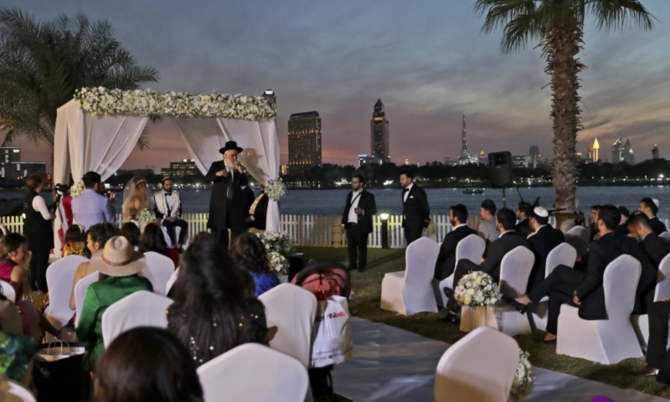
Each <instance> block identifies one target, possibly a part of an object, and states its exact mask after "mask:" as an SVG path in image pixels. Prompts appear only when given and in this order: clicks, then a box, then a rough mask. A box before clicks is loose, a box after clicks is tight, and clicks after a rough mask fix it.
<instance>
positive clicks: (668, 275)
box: [630, 232, 670, 349]
mask: <svg viewBox="0 0 670 402" xmlns="http://www.w3.org/2000/svg"><path fill="white" fill-rule="evenodd" d="M665 233H667V232H665ZM667 298H670V254H668V255H666V256H665V258H663V260H661V264H660V265H659V266H658V279H657V280H656V289H655V291H654V301H655V302H657V301H659V300H662V299H667ZM630 319H631V322H632V323H633V328H635V333H636V334H637V338H638V341H639V342H640V346H642V348H643V349H646V348H647V342H648V341H649V315H648V314H642V315H637V314H635V315H631V316H630ZM668 339H670V336H669V337H668Z"/></svg>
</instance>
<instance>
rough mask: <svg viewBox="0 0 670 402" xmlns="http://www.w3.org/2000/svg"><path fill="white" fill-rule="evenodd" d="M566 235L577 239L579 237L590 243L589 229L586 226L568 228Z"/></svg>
mask: <svg viewBox="0 0 670 402" xmlns="http://www.w3.org/2000/svg"><path fill="white" fill-rule="evenodd" d="M565 237H566V238H568V237H572V238H575V239H579V240H581V241H583V242H585V243H586V244H589V240H590V239H589V230H588V229H587V228H585V227H584V226H575V227H573V228H572V229H570V230H568V231H567V232H565Z"/></svg>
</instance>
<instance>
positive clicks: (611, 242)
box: [512, 205, 650, 342]
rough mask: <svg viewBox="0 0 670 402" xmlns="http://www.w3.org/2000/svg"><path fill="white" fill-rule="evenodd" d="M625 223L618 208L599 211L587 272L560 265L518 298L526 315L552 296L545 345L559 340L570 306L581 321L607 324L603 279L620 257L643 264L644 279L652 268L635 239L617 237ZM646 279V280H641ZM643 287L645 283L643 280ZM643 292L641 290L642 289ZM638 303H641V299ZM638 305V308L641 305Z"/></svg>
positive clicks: (605, 206)
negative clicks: (565, 311) (562, 320)
mask: <svg viewBox="0 0 670 402" xmlns="http://www.w3.org/2000/svg"><path fill="white" fill-rule="evenodd" d="M620 220H621V216H620V212H619V210H618V209H617V207H615V206H614V205H604V206H602V207H601V208H600V210H599V211H598V219H597V221H596V224H597V225H598V230H599V234H600V237H599V239H598V240H595V241H593V242H591V246H590V249H589V260H588V266H587V270H586V272H581V271H578V270H576V269H573V268H570V267H566V266H564V265H559V266H558V267H556V269H554V271H553V272H552V273H551V275H549V276H548V277H547V278H546V279H545V280H543V281H542V282H540V283H539V284H538V285H537V286H536V287H535V288H534V289H533V290H532V291H531V292H530V293H528V295H527V296H521V297H518V298H516V299H515V300H514V301H513V302H512V305H514V306H515V307H516V308H517V309H518V310H519V311H520V312H521V313H525V311H526V306H527V305H528V304H529V303H535V304H537V303H539V302H540V300H541V299H542V298H543V297H544V296H549V313H548V323H547V335H546V336H545V338H544V340H545V342H552V341H554V340H555V339H556V335H557V328H558V315H559V313H560V309H561V305H562V304H563V303H567V304H569V305H571V306H574V307H578V308H579V317H581V318H582V319H584V320H606V319H607V311H606V310H605V291H604V289H603V276H604V274H605V268H607V265H608V264H609V263H610V262H612V261H614V260H615V259H616V258H617V257H619V256H621V255H623V254H627V255H631V256H633V257H635V258H637V259H638V260H639V261H640V262H641V263H642V266H643V268H642V270H643V271H642V272H643V273H642V276H643V277H644V276H645V273H644V271H645V269H647V268H645V266H647V267H648V266H649V265H650V264H649V262H648V260H647V259H646V257H645V256H644V255H643V254H642V253H641V252H640V250H639V248H638V246H637V243H636V242H635V240H634V239H632V238H630V237H626V236H620V235H617V234H615V233H614V230H616V227H617V226H618V225H619V222H620ZM641 279H642V278H641ZM640 282H641V283H642V280H640ZM638 289H639V287H638ZM636 299H637V300H638V301H639V300H640V297H639V294H638V297H636ZM638 301H636V305H637V304H638Z"/></svg>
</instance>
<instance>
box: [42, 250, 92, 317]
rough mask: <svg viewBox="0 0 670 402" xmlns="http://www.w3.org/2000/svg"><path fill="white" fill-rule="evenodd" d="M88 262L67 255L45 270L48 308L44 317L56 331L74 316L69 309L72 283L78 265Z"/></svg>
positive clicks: (75, 256) (81, 258) (77, 256)
mask: <svg viewBox="0 0 670 402" xmlns="http://www.w3.org/2000/svg"><path fill="white" fill-rule="evenodd" d="M85 262H88V258H85V257H82V256H79V255H69V256H67V257H65V258H61V259H60V260H58V261H56V262H54V263H53V264H51V265H49V269H47V285H48V286H49V306H48V307H47V308H46V310H45V311H44V315H45V316H46V318H47V319H48V320H49V322H50V323H51V325H53V326H54V328H56V329H61V328H63V327H64V326H65V325H66V324H67V323H68V322H69V321H70V320H71V319H72V316H73V315H74V311H72V309H71V308H70V295H72V282H74V274H75V272H77V267H79V265H80V264H83V263H85Z"/></svg>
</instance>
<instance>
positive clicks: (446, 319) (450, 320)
mask: <svg viewBox="0 0 670 402" xmlns="http://www.w3.org/2000/svg"><path fill="white" fill-rule="evenodd" d="M437 320H438V321H442V322H448V323H451V324H458V323H459V319H458V316H457V315H456V314H451V313H447V315H445V316H444V317H441V318H438V319H437Z"/></svg>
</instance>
